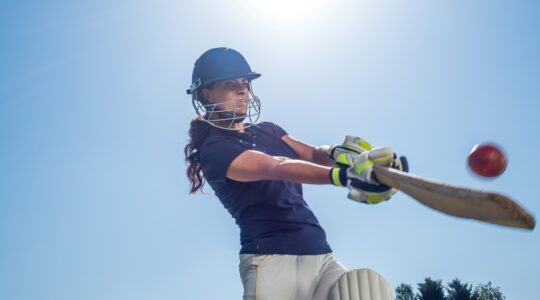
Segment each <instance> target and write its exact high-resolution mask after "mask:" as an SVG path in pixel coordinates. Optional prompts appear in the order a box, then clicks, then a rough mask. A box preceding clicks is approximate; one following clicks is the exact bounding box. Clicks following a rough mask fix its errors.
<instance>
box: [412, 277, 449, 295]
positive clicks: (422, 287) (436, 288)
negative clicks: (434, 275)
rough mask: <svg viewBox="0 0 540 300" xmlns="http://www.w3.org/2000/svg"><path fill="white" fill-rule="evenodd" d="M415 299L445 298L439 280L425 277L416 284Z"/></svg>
mask: <svg viewBox="0 0 540 300" xmlns="http://www.w3.org/2000/svg"><path fill="white" fill-rule="evenodd" d="M416 299H417V300H445V299H444V288H443V284H442V281H441V280H432V279H431V278H429V277H426V279H425V280H424V282H421V283H419V284H418V294H417V295H416Z"/></svg>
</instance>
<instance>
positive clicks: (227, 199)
mask: <svg viewBox="0 0 540 300" xmlns="http://www.w3.org/2000/svg"><path fill="white" fill-rule="evenodd" d="M286 134H287V133H286V132H285V131H284V130H283V129H282V128H281V127H279V126H278V125H276V124H274V123H270V122H263V123H259V124H256V125H253V126H251V127H248V128H246V129H245V132H244V133H240V132H237V131H227V130H222V129H217V128H212V130H211V133H210V135H209V136H208V137H207V138H206V140H205V141H204V143H203V144H202V145H201V147H200V149H199V161H200V163H201V165H202V170H203V174H204V177H205V178H206V180H207V182H208V183H209V184H210V186H211V187H212V189H213V190H214V192H215V194H216V196H217V197H218V198H219V200H220V201H221V203H222V204H223V206H224V207H225V208H226V209H227V210H228V211H229V213H230V214H231V216H232V217H233V218H234V219H235V221H236V224H238V226H239V227H240V243H241V245H242V248H241V249H240V254H292V255H317V254H324V253H329V252H331V251H332V250H331V249H330V246H329V245H328V243H327V241H326V234H325V232H324V230H323V229H322V227H321V225H320V224H319V221H318V220H317V218H316V217H315V215H314V214H313V212H312V211H311V209H310V208H309V206H308V205H307V203H306V201H304V198H303V196H302V185H301V184H297V183H292V182H288V181H284V180H261V181H254V182H239V181H235V180H232V179H229V178H226V176H225V175H226V173H227V170H228V168H229V166H230V164H231V163H232V161H233V160H234V159H235V158H236V157H238V156H239V155H240V154H242V153H243V152H244V151H246V150H257V151H261V152H264V153H266V154H268V155H272V156H285V157H288V158H292V159H298V155H297V154H296V152H294V150H293V149H292V148H291V147H290V146H289V145H288V144H287V143H285V142H284V141H283V140H282V139H281V137H283V136H284V135H286Z"/></svg>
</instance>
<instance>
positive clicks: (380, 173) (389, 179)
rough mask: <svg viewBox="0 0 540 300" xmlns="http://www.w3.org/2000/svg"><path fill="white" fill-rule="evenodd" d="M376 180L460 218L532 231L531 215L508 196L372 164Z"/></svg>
mask: <svg viewBox="0 0 540 300" xmlns="http://www.w3.org/2000/svg"><path fill="white" fill-rule="evenodd" d="M373 170H374V172H375V175H376V176H377V180H378V181H379V182H381V183H383V184H386V185H388V186H391V187H394V188H396V189H398V190H400V191H402V192H404V193H405V194H407V195H409V196H411V197H412V198H414V199H415V200H417V201H418V202H420V203H422V204H424V205H426V206H428V207H430V208H432V209H434V210H437V211H440V212H442V213H445V214H448V215H451V216H456V217H460V218H467V219H475V220H479V221H483V222H487V223H492V224H497V225H502V226H509V227H517V228H523V229H528V230H533V229H534V226H535V223H536V222H535V220H534V217H533V216H532V215H531V214H530V213H528V212H527V211H526V210H525V209H524V208H523V207H521V206H520V205H519V204H517V203H516V202H514V201H513V200H512V199H510V198H509V197H507V196H504V195H501V194H498V193H494V192H486V191H480V190H475V189H471V188H467V187H461V186H457V185H451V184H447V183H443V182H438V181H435V180H430V179H426V178H422V177H420V176H417V175H414V174H411V173H406V172H402V171H399V170H396V169H391V168H386V167H383V166H378V165H374V166H373Z"/></svg>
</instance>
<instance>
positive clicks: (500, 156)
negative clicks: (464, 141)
mask: <svg viewBox="0 0 540 300" xmlns="http://www.w3.org/2000/svg"><path fill="white" fill-rule="evenodd" d="M468 162H469V167H470V168H471V170H472V171H473V172H474V173H476V174H478V175H480V176H483V177H496V176H499V175H501V174H502V173H503V172H504V170H506V166H507V164H508V160H507V159H506V155H505V154H504V153H503V151H502V150H501V149H500V148H499V147H497V146H495V145H493V144H479V145H475V146H474V147H473V148H472V150H471V153H469V159H468Z"/></svg>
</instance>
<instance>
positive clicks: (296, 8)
mask: <svg viewBox="0 0 540 300" xmlns="http://www.w3.org/2000/svg"><path fill="white" fill-rule="evenodd" d="M330 1H331V0H258V1H253V4H255V5H256V6H258V11H259V13H262V14H264V15H267V16H268V17H269V18H271V19H273V20H274V21H281V22H287V23H289V22H291V23H297V22H304V21H306V20H307V19H311V18H314V17H317V15H318V14H320V13H322V10H323V9H324V6H325V4H327V3H328V2H330Z"/></svg>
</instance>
